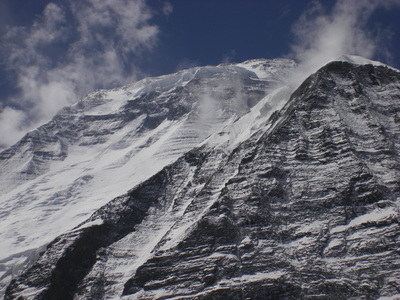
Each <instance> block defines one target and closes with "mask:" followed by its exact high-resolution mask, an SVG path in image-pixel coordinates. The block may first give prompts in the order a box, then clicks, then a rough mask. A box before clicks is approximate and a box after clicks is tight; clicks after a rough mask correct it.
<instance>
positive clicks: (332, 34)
mask: <svg viewBox="0 0 400 300" xmlns="http://www.w3.org/2000/svg"><path fill="white" fill-rule="evenodd" d="M394 5H397V6H400V1H399V0H388V1H379V0H378V1H377V0H360V1H358V0H357V1H352V0H339V1H337V2H336V3H335V5H334V7H333V8H332V10H331V12H330V13H326V10H325V8H324V7H323V6H322V5H321V3H319V2H313V4H312V6H311V7H310V9H308V10H307V11H306V12H305V13H304V14H303V15H302V16H301V17H300V19H299V20H298V21H297V22H296V23H295V24H294V26H293V33H294V36H295V41H294V43H293V44H292V45H291V48H292V53H291V55H290V56H291V57H293V58H294V59H295V60H297V61H298V62H299V68H298V69H297V71H296V72H295V73H294V75H293V78H292V81H294V82H295V83H297V84H298V83H300V82H302V81H303V80H304V79H305V78H306V77H307V76H309V75H310V74H311V73H313V72H315V71H316V70H318V69H319V68H321V67H322V66H324V65H325V64H327V63H328V62H329V61H332V60H334V59H336V58H338V57H339V56H341V55H346V54H349V55H358V56H362V57H365V58H369V59H371V58H373V57H374V56H375V55H378V54H379V55H382V56H384V57H385V58H386V59H390V57H389V56H390V55H389V54H388V53H387V52H386V51H385V47H384V45H382V37H381V35H380V34H379V32H371V31H368V30H367V28H366V27H367V26H366V25H367V22H368V20H369V19H370V17H371V15H372V14H373V13H374V12H375V11H376V10H377V9H378V8H386V9H387V8H390V7H392V6H394ZM378 45H379V46H378Z"/></svg>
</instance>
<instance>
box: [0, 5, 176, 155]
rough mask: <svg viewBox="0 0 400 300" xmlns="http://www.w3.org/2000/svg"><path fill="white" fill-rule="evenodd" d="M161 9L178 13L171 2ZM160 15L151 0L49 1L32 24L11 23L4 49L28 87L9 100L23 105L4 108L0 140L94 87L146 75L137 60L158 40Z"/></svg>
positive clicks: (21, 84) (7, 142)
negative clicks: (148, 0)
mask: <svg viewBox="0 0 400 300" xmlns="http://www.w3.org/2000/svg"><path fill="white" fill-rule="evenodd" d="M161 9H162V10H163V11H165V12H164V13H171V12H172V6H171V5H170V4H169V6H167V5H166V6H164V7H163V8H161ZM153 13H154V12H153V11H152V10H151V9H150V8H149V7H148V6H147V5H146V3H145V1H144V0H135V1H130V0H84V1H72V0H71V1H68V2H63V5H59V4H55V3H49V4H47V6H46V8H45V9H44V11H43V14H42V15H41V16H40V17H38V18H37V19H36V20H35V21H34V23H33V24H32V26H31V27H29V28H26V27H14V28H10V29H9V31H8V33H7V35H6V36H5V38H4V39H3V51H4V53H6V54H7V57H6V63H7V66H8V68H9V69H10V70H11V71H12V72H15V74H16V75H17V86H18V88H19V89H20V92H21V93H20V94H19V95H18V96H17V97H14V98H13V99H8V103H9V105H11V106H12V107H17V108H18V109H17V110H16V109H11V108H9V107H6V108H5V109H3V110H2V111H1V112H0V120H1V122H2V123H1V125H2V126H0V145H3V146H4V145H6V146H8V145H10V144H12V143H14V142H16V141H17V140H18V139H19V138H21V136H22V135H23V133H25V132H26V131H27V130H28V129H30V128H32V127H35V126H37V125H39V124H41V123H43V122H45V121H47V120H48V119H50V118H51V117H52V116H53V115H54V114H55V113H56V112H57V111H58V110H59V109H60V108H62V107H63V106H65V105H68V104H71V103H73V102H75V101H77V100H79V98H80V97H82V96H84V95H85V94H86V93H88V92H91V91H92V90H94V89H97V88H110V87H113V86H120V85H123V84H126V83H129V82H132V81H135V80H137V79H138V77H142V76H143V74H142V72H141V71H140V68H138V67H137V64H135V61H138V60H140V58H142V57H143V55H145V54H146V53H148V52H149V51H152V50H153V49H154V47H155V46H156V44H157V37H158V33H159V28H158V27H157V26H156V25H154V24H152V23H151V19H152V17H153ZM16 115H17V116H18V117H17V118H15V122H10V123H9V125H7V126H5V125H4V124H5V122H6V121H10V119H11V118H12V116H14V117H15V116H16ZM8 133H12V134H8ZM0 147H1V146H0Z"/></svg>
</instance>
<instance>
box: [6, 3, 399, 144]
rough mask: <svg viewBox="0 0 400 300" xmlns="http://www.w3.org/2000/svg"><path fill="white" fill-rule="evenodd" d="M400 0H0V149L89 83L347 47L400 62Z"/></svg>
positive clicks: (317, 57) (316, 58)
mask: <svg viewBox="0 0 400 300" xmlns="http://www.w3.org/2000/svg"><path fill="white" fill-rule="evenodd" d="M399 15H400V0H337V1H335V0H324V1H322V0H321V1H309V0H285V1H279V0H270V1H262V0H169V1H167V0H147V1H146V0H79V1H78V0H53V1H50V0H1V1H0V150H1V148H4V147H7V146H9V145H11V144H13V143H15V142H16V141H17V140H18V139H19V138H21V137H22V135H23V134H25V133H26V132H27V131H28V130H31V129H32V128H35V127H37V126H38V125H40V124H43V123H44V122H46V121H48V120H49V119H51V117H52V116H54V114H55V113H56V112H57V111H58V110H59V109H60V108H62V107H64V106H66V105H70V104H72V103H74V102H76V101H78V100H79V99H80V98H82V97H83V96H84V95H85V94H87V93H88V92H91V91H93V90H95V89H99V88H112V87H118V86H122V85H124V84H127V83H130V82H133V81H136V80H139V79H141V78H143V77H147V76H158V75H162V74H168V73H172V72H175V71H177V70H180V69H183V68H188V67H192V66H199V65H215V64H220V63H225V62H241V61H244V60H248V59H253V58H278V57H288V58H292V59H295V60H296V61H297V62H299V63H300V66H301V69H300V70H301V73H302V74H306V75H307V74H309V73H311V72H313V71H315V70H316V69H317V68H319V67H321V66H322V65H324V64H325V63H326V62H328V61H329V60H331V59H334V58H335V57H337V56H340V55H341V54H351V55H360V56H364V57H367V58H371V59H375V60H379V61H382V62H384V63H387V64H389V65H391V66H394V67H396V68H400V51H399V50H400V18H398V16H399Z"/></svg>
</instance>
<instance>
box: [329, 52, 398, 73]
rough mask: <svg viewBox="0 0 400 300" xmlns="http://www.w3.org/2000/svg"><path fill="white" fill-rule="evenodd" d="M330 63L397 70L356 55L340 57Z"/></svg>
mask: <svg viewBox="0 0 400 300" xmlns="http://www.w3.org/2000/svg"><path fill="white" fill-rule="evenodd" d="M332 61H345V62H349V63H351V64H355V65H373V66H382V67H387V68H391V69H392V70H396V71H398V70H397V69H395V68H393V67H390V66H388V65H386V64H384V63H382V62H380V61H376V60H371V59H368V58H365V57H362V56H357V55H341V56H339V57H338V58H336V59H334V60H332Z"/></svg>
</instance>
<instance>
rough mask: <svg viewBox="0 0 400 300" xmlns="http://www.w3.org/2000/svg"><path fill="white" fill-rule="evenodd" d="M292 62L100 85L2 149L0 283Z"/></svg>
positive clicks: (257, 95) (255, 98)
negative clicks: (114, 86)
mask: <svg viewBox="0 0 400 300" xmlns="http://www.w3.org/2000/svg"><path fill="white" fill-rule="evenodd" d="M294 67H295V63H294V62H293V61H290V60H285V59H278V60H254V61H248V62H245V63H242V64H238V65H221V66H217V67H213V66H209V67H201V68H193V69H189V70H184V71H181V72H178V73H176V74H172V75H167V76H162V77H158V78H149V79H144V80H142V81H140V82H137V83H134V84H132V85H129V86H125V87H123V88H118V89H114V90H110V91H105V90H101V91H96V92H94V93H92V94H89V95H88V96H87V97H85V98H84V99H83V100H82V101H79V102H77V103H76V104H75V105H73V106H71V107H66V108H65V109H63V110H62V111H61V112H60V113H59V114H57V115H56V116H55V117H54V118H53V119H52V120H51V121H50V122H49V123H47V124H45V125H43V126H41V127H39V128H38V129H36V130H34V131H32V132H30V133H28V134H27V135H26V136H25V137H24V138H22V140H21V141H20V142H18V143H17V144H16V145H14V146H12V147H11V148H9V149H7V150H5V151H3V152H2V153H0V170H1V172H0V190H1V191H2V193H0V203H1V206H0V207H1V210H0V228H3V230H1V231H0V241H1V245H2V249H1V251H0V280H1V284H2V286H3V288H2V289H4V288H5V286H6V285H7V284H8V283H9V282H10V280H11V279H12V278H13V277H15V276H17V275H18V274H19V273H20V271H21V270H22V269H23V268H25V267H26V265H27V264H30V262H31V261H34V260H36V259H37V255H38V253H39V252H41V251H43V249H44V248H45V246H46V245H47V244H48V243H50V242H51V241H52V240H53V239H54V238H56V237H57V236H58V235H60V234H62V233H64V232H65V231H68V230H71V229H72V228H74V227H76V226H78V225H79V224H80V223H82V222H83V221H85V220H86V219H87V218H88V217H89V216H90V215H91V214H92V213H93V212H94V211H96V210H97V209H98V208H100V207H101V206H103V205H105V204H106V203H107V202H109V201H110V200H112V199H113V198H115V197H117V196H120V195H122V194H124V193H126V192H127V191H128V190H130V189H131V188H132V187H134V186H136V185H137V184H139V183H140V182H142V181H144V180H146V179H148V178H150V177H151V176H152V175H154V174H156V173H157V172H158V171H160V170H162V169H163V167H165V166H166V165H168V164H170V163H172V162H174V161H175V160H176V159H177V158H178V157H180V156H181V155H182V154H184V153H185V152H187V151H189V150H190V149H192V148H193V147H195V146H196V145H197V144H198V143H200V142H201V141H203V140H204V139H205V138H206V137H207V136H209V135H210V134H212V133H214V132H218V131H219V130H220V129H222V128H223V127H224V126H225V125H227V124H230V123H232V122H234V121H235V120H236V119H237V118H239V117H240V116H242V115H243V114H245V113H247V112H248V111H249V109H251V108H252V107H253V106H254V105H255V104H256V103H258V102H259V100H260V99H262V98H263V97H264V96H265V95H266V94H267V93H268V92H269V91H270V90H272V89H273V88H274V87H275V86H276V85H278V84H279V82H281V81H282V79H283V78H284V77H285V76H287V75H288V73H289V72H290V71H291V70H292V69H293V68H294Z"/></svg>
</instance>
